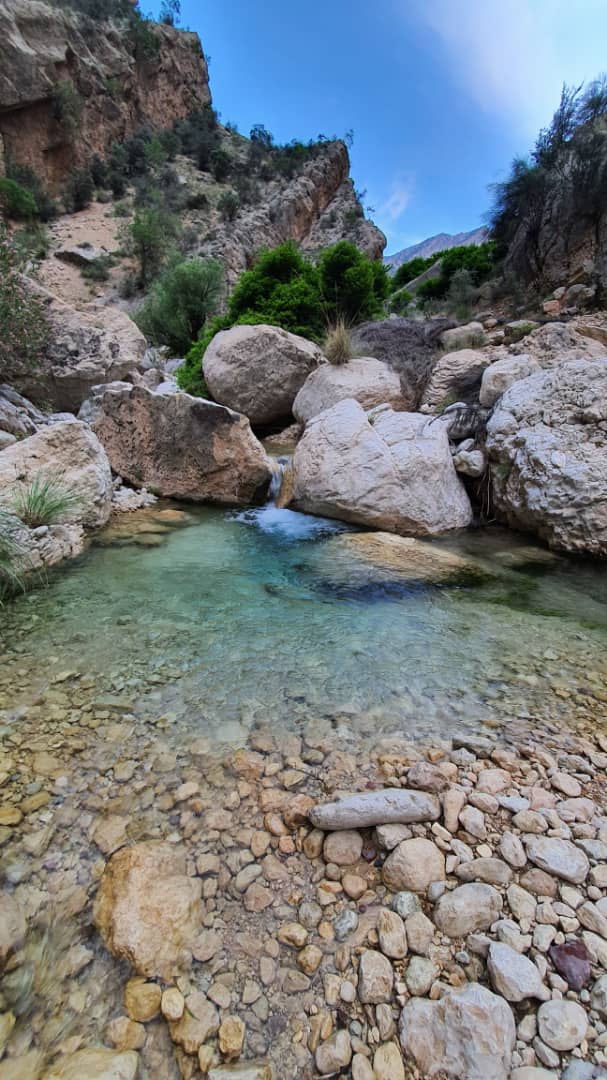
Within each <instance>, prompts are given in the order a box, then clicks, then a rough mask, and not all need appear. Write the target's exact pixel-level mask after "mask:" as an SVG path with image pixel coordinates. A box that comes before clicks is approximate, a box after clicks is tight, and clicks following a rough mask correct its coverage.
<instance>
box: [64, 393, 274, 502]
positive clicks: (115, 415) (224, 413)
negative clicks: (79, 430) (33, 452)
mask: <svg viewBox="0 0 607 1080" xmlns="http://www.w3.org/2000/svg"><path fill="white" fill-rule="evenodd" d="M80 415H81V417H83V418H84V419H86V420H87V421H88V423H90V425H91V427H92V429H93V431H94V432H95V433H96V434H97V436H98V438H99V440H100V441H101V443H102V444H103V446H104V447H105V449H106V451H107V455H108V457H109V460H110V464H111V466H112V469H113V470H114V472H115V473H118V474H119V475H120V476H122V477H124V478H125V479H126V480H128V481H129V483H131V484H133V485H134V486H135V487H142V486H148V485H149V486H152V487H153V488H154V489H155V490H157V492H158V494H160V495H162V496H164V497H167V498H183V499H191V500H193V501H194V502H202V501H205V500H209V501H210V502H219V503H254V502H261V501H263V499H264V498H265V495H266V492H267V490H268V486H269V483H270V478H271V468H270V462H269V460H268V457H267V456H266V453H265V450H264V449H263V447H262V446H261V443H259V442H258V441H257V439H256V438H255V436H254V435H253V433H252V431H251V428H250V426H249V422H248V420H247V419H246V417H244V416H240V415H239V414H238V413H234V412H231V411H230V409H226V408H224V407H223V406H221V405H216V404H214V403H212V402H210V401H204V400H203V399H202V398H195V397H191V396H190V395H189V394H182V393H178V394H153V393H152V392H151V391H150V390H148V389H146V388H145V387H142V386H136V387H135V386H131V384H130V383H114V384H113V385H110V386H107V387H98V388H96V390H95V393H94V394H93V396H92V397H91V398H90V399H89V401H87V402H85V404H84V405H83V407H82V409H81V410H80Z"/></svg>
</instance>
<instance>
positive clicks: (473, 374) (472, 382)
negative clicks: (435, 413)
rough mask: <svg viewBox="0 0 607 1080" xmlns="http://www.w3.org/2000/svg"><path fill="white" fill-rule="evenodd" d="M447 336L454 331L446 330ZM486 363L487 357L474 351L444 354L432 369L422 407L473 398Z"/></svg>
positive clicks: (434, 407) (437, 406)
mask: <svg viewBox="0 0 607 1080" xmlns="http://www.w3.org/2000/svg"><path fill="white" fill-rule="evenodd" d="M447 333H449V334H451V333H455V331H452V330H448V331H447ZM443 336H444V335H443ZM489 362H490V361H489V357H488V356H487V355H486V354H485V353H484V352H481V351H479V350H478V349H458V350H457V351H456V352H448V353H445V354H444V355H443V356H441V357H439V359H438V360H437V361H436V363H435V365H434V367H433V368H432V373H431V375H430V379H429V381H428V384H427V386H426V389H425V390H424V395H423V399H422V404H423V405H427V406H428V408H429V409H439V408H444V407H445V406H446V405H451V404H452V403H453V402H455V401H467V400H468V399H469V398H476V396H477V394H478V389H479V386H480V381H481V376H482V374H483V372H484V370H485V368H486V367H488V365H489Z"/></svg>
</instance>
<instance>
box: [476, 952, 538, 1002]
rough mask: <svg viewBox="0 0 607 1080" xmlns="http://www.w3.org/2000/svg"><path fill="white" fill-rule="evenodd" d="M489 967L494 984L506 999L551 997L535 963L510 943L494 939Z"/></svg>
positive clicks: (521, 999) (520, 999) (488, 962)
mask: <svg viewBox="0 0 607 1080" xmlns="http://www.w3.org/2000/svg"><path fill="white" fill-rule="evenodd" d="M487 967H488V970H489V975H490V977H491V982H492V984H493V986H494V987H495V989H496V990H497V992H498V993H499V994H501V995H502V997H505V998H506V1001H524V999H525V998H529V997H533V998H539V999H540V1001H546V1000H547V999H548V998H549V997H550V991H549V990H548V989H547V987H545V986H544V984H543V983H542V980H541V977H540V973H539V971H538V969H537V968H536V966H535V964H533V963H532V962H531V960H529V959H528V958H527V957H526V956H522V955H521V953H519V952H517V951H516V950H515V949H511V948H510V946H509V945H504V944H503V943H502V942H500V941H494V942H493V943H492V944H491V946H490V948H489V958H488V961H487Z"/></svg>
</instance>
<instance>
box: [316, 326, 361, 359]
mask: <svg viewBox="0 0 607 1080" xmlns="http://www.w3.org/2000/svg"><path fill="white" fill-rule="evenodd" d="M322 351H323V353H324V354H325V356H326V358H327V360H328V361H329V363H330V364H347V363H348V360H351V359H352V357H353V356H354V348H353V346H352V335H351V333H350V327H349V326H348V324H347V323H346V321H345V320H344V319H338V320H337V322H335V323H333V324H332V325H331V326H329V329H328V330H327V334H326V337H325V340H324V341H323V345H322Z"/></svg>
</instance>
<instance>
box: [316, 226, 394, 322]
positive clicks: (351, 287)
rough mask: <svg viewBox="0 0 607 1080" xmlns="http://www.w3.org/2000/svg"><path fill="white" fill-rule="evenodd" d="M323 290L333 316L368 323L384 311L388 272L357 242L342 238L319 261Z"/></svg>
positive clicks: (328, 310)
mask: <svg viewBox="0 0 607 1080" xmlns="http://www.w3.org/2000/svg"><path fill="white" fill-rule="evenodd" d="M318 268H319V274H320V290H321V295H322V299H323V301H324V304H325V306H326V310H327V312H328V313H329V315H330V316H331V317H335V318H340V317H341V318H343V319H345V320H346V321H347V322H349V323H355V322H364V321H365V320H366V319H372V318H374V317H375V316H376V315H379V314H380V313H381V311H382V303H383V300H384V299H385V297H386V296H387V295H388V290H389V287H390V286H389V282H388V274H387V271H386V269H385V267H384V266H382V264H381V263H380V262H377V263H373V262H372V261H371V259H368V258H367V257H366V256H365V255H363V253H362V252H361V251H359V249H358V248H357V247H355V245H354V244H350V243H349V242H348V241H347V240H341V241H340V242H339V243H338V244H334V245H333V247H330V248H327V249H326V250H325V251H324V252H323V253H322V254H321V256H320V259H319V261H318Z"/></svg>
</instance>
